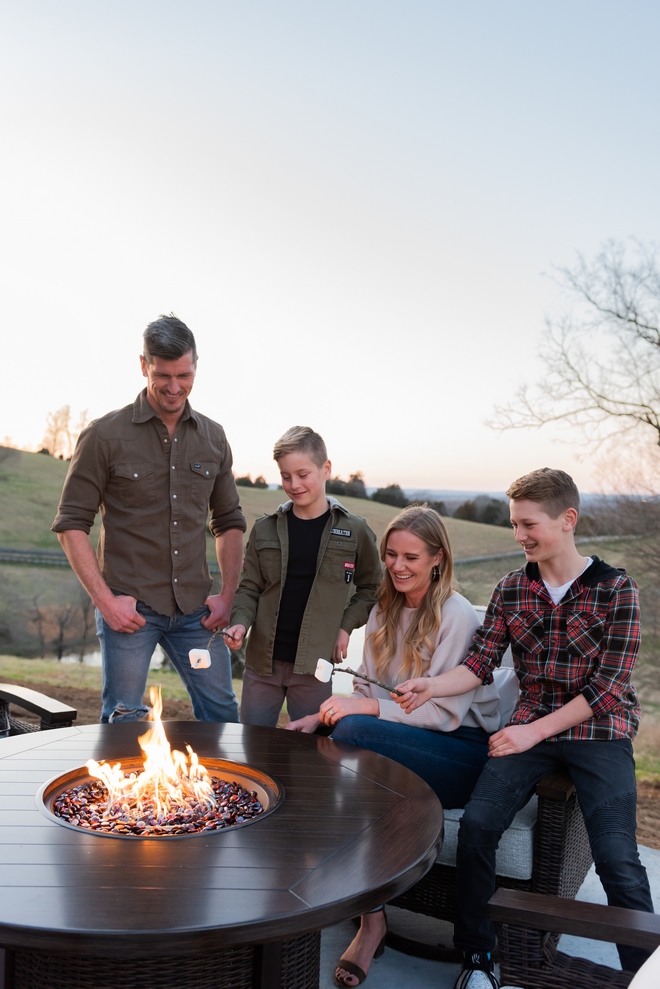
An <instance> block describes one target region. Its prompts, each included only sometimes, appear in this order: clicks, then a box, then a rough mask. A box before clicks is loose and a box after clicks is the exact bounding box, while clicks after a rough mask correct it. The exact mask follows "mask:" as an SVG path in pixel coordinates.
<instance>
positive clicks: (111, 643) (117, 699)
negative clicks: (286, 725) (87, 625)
mask: <svg viewBox="0 0 660 989" xmlns="http://www.w3.org/2000/svg"><path fill="white" fill-rule="evenodd" d="M137 610H138V612H139V613H140V614H141V615H142V616H143V618H146V620H147V624H146V625H143V626H142V628H140V629H138V631H137V632H132V633H131V632H115V631H114V630H113V629H111V628H110V626H109V625H108V624H107V622H106V621H105V620H104V618H103V616H102V615H101V613H100V612H99V611H97V612H96V634H97V635H98V637H99V642H100V643H101V656H102V659H103V708H102V712H101V721H102V722H104V723H107V722H108V721H110V719H112V721H113V722H118V721H141V720H142V718H144V717H145V715H147V714H148V712H149V708H148V707H146V706H145V705H144V703H143V695H144V691H145V687H146V683H147V674H148V672H149V662H150V660H151V657H152V655H153V652H154V649H155V648H156V646H157V645H159V644H160V645H161V646H162V647H163V649H164V650H165V652H166V653H167V655H168V656H169V658H170V660H171V661H172V665H173V666H174V667H175V669H176V671H177V673H178V674H179V676H180V677H181V679H182V680H183V682H184V684H185V686H186V690H187V691H188V693H189V695H190V700H191V702H192V708H193V712H194V715H195V717H196V718H197V720H198V721H238V707H237V705H236V697H235V696H234V691H233V688H232V684H231V660H230V658H229V650H228V649H227V646H226V645H225V644H224V642H223V640H222V638H221V637H219V638H216V639H215V640H214V642H213V645H212V646H211V665H210V666H209V667H208V668H207V669H205V670H204V669H200V670H194V669H193V668H192V667H191V665H190V660H189V658H188V652H189V650H190V649H206V647H207V645H208V641H209V639H210V638H211V632H210V631H209V630H208V629H207V628H204V626H203V625H202V624H201V620H202V618H204V617H205V616H206V615H208V613H209V611H208V608H206V607H204V608H200V610H199V611H195V612H194V613H193V614H192V615H184V614H182V613H181V612H180V611H177V613H176V614H175V615H174V616H173V617H172V618H169V617H168V616H167V615H160V614H159V613H158V612H157V611H154V610H153V608H150V607H149V606H148V605H146V604H142V602H141V601H138V603H137Z"/></svg>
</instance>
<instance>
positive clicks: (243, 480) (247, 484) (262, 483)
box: [236, 474, 268, 488]
mask: <svg viewBox="0 0 660 989" xmlns="http://www.w3.org/2000/svg"><path fill="white" fill-rule="evenodd" d="M236 484H237V485H238V487H239V488H267V487H268V481H267V480H266V478H265V477H264V476H263V474H260V475H259V477H255V479H254V481H253V480H252V478H251V477H250V475H249V474H245V475H244V476H243V477H237V478H236Z"/></svg>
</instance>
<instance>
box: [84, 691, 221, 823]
mask: <svg viewBox="0 0 660 989" xmlns="http://www.w3.org/2000/svg"><path fill="white" fill-rule="evenodd" d="M149 697H150V700H151V704H152V717H153V725H152V726H151V728H149V730H148V731H147V732H145V734H144V735H140V737H139V738H138V742H139V744H140V748H141V749H142V752H143V756H142V760H143V762H144V770H143V771H142V772H141V773H139V774H136V773H131V774H129V775H128V776H127V775H126V773H125V772H124V770H122V768H121V763H120V762H117V763H115V764H114V765H110V763H107V762H102V763H98V762H96V761H95V760H94V759H90V760H89V762H88V763H87V771H88V772H89V774H90V776H93V777H94V778H95V779H99V780H101V782H102V783H104V784H105V785H106V787H107V789H108V802H107V804H106V807H105V809H104V811H103V816H104V817H108V816H110V815H113V814H117V813H121V814H123V815H124V816H126V817H127V818H131V819H135V820H138V819H139V818H140V817H142V816H144V815H146V814H152V815H155V816H156V817H162V816H164V815H166V814H170V813H172V811H174V810H177V811H180V810H182V809H183V810H188V809H189V810H194V809H196V808H198V807H199V806H200V805H202V806H203V805H206V806H207V807H209V808H210V807H212V806H213V805H214V803H215V797H214V794H213V787H212V786H211V778H210V776H209V773H208V771H207V770H206V769H205V768H204V766H202V765H200V762H199V759H198V757H197V753H196V752H193V750H192V749H191V747H190V746H189V745H187V746H186V748H187V750H188V755H187V756H186V755H184V753H183V752H178V751H177V750H176V749H171V747H170V743H169V742H168V740H167V736H166V735H165V728H164V727H163V722H162V721H161V717H160V716H161V714H162V711H163V701H162V698H161V693H160V687H151V688H150V691H149Z"/></svg>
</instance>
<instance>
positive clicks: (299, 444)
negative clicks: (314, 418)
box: [273, 426, 328, 467]
mask: <svg viewBox="0 0 660 989" xmlns="http://www.w3.org/2000/svg"><path fill="white" fill-rule="evenodd" d="M287 453H308V454H309V456H310V457H311V458H312V460H313V461H314V463H315V464H316V466H317V467H323V464H324V463H325V462H326V460H327V459H328V451H327V449H326V446H325V443H324V441H323V437H322V436H319V434H318V433H315V432H314V430H313V429H311V427H310V426H292V427H291V429H287V431H286V433H284V435H283V436H280V438H279V440H278V441H277V443H276V444H275V446H274V447H273V460H277V461H278V462H279V461H280V460H281V459H282V457H286V455H287Z"/></svg>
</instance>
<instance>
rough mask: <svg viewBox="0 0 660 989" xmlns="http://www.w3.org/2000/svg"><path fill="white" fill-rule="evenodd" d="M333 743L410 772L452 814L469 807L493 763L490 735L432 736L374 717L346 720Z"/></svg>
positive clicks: (467, 731)
mask: <svg viewBox="0 0 660 989" xmlns="http://www.w3.org/2000/svg"><path fill="white" fill-rule="evenodd" d="M332 738H334V739H335V741H337V742H344V743H346V744H347V745H358V746H359V747H360V748H361V749H370V750H371V751H372V752H379V753H380V754H381V755H384V756H387V757H388V759H393V760H394V762H399V763H401V765H402V766H406V767H407V768H408V769H410V770H412V772H413V773H417V775H418V776H421V777H422V779H423V780H424V781H425V782H426V783H428V785H429V786H430V787H432V789H433V790H435V792H436V794H437V796H438V799H439V800H440V803H441V804H442V806H443V807H444V808H445V809H447V810H449V808H450V807H465V804H466V803H467V801H468V800H469V798H470V794H471V793H472V788H473V787H474V784H475V783H476V782H477V780H478V779H479V774H480V772H481V770H482V768H483V765H484V763H485V762H486V759H487V757H488V735H487V734H486V732H485V731H483V730H482V729H481V728H457V729H456V730H455V731H431V730H430V729H429V728H416V727H414V726H413V725H402V724H400V723H399V722H398V721H385V720H381V719H380V718H376V717H374V716H372V715H370V714H350V715H348V716H347V717H346V718H342V720H341V721H340V722H339V724H338V725H337V726H336V727H335V729H334V731H333V733H332Z"/></svg>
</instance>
